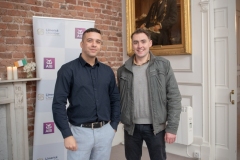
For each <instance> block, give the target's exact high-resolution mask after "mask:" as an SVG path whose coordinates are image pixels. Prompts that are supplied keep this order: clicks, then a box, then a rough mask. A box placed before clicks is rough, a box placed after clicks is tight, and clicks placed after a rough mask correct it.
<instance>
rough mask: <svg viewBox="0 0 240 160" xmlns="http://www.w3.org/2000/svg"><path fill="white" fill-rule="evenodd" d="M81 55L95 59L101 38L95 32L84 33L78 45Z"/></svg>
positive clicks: (99, 48) (100, 44)
mask: <svg viewBox="0 0 240 160" xmlns="http://www.w3.org/2000/svg"><path fill="white" fill-rule="evenodd" d="M80 46H81V48H82V54H84V55H86V56H88V57H92V58H95V57H96V56H97V54H98V53H99V52H100V50H101V46H102V36H101V35H100V34H99V33H96V32H89V33H86V34H85V35H84V37H83V39H82V42H81V43H80Z"/></svg>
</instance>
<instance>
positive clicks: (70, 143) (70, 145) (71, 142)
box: [64, 136, 77, 151]
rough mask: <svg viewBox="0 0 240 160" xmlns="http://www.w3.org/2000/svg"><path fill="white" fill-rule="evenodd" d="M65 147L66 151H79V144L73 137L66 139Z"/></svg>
mask: <svg viewBox="0 0 240 160" xmlns="http://www.w3.org/2000/svg"><path fill="white" fill-rule="evenodd" d="M64 146H65V148H66V149H68V150H71V151H76V150H77V143H76V140H75V138H74V137H73V136H69V137H66V138H65V139H64Z"/></svg>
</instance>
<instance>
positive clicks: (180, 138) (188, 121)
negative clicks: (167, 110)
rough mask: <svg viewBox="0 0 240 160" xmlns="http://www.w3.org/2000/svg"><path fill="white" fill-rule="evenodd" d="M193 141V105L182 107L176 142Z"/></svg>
mask: <svg viewBox="0 0 240 160" xmlns="http://www.w3.org/2000/svg"><path fill="white" fill-rule="evenodd" d="M192 142H193V110H192V107H191V106H184V107H182V112H181V115H180V122H179V126H178V131H177V139H176V141H175V143H179V144H184V145H189V144H191V143H192Z"/></svg>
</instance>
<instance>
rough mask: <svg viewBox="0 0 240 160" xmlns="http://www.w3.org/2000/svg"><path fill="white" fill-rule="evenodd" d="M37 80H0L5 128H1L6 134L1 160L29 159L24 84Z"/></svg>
mask: <svg viewBox="0 0 240 160" xmlns="http://www.w3.org/2000/svg"><path fill="white" fill-rule="evenodd" d="M37 80H40V78H30V79H18V80H0V107H6V109H5V110H6V112H5V113H6V115H5V116H4V117H6V119H5V120H4V121H5V125H6V126H3V127H2V126H1V127H2V128H3V129H4V128H5V129H6V131H5V133H7V135H5V137H6V138H7V139H5V141H6V142H7V143H2V144H0V149H1V150H0V157H2V158H3V159H8V160H28V159H29V148H28V123H27V96H26V82H27V81H37ZM1 136H3V137H4V135H1ZM3 140H4V138H3ZM4 144H6V146H5V145H4Z"/></svg>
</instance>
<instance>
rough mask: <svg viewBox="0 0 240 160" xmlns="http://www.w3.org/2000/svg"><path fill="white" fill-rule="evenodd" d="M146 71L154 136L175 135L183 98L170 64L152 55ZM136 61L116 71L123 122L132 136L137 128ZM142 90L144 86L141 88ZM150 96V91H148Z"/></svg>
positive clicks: (131, 61)
mask: <svg viewBox="0 0 240 160" xmlns="http://www.w3.org/2000/svg"><path fill="white" fill-rule="evenodd" d="M150 56H151V57H150V61H149V65H148V68H147V71H146V74H147V81H148V88H149V90H148V92H149V106H150V110H151V114H152V121H153V129H154V131H153V132H154V134H157V133H159V132H160V131H162V130H164V129H165V131H166V132H167V133H172V134H176V133H177V129H178V124H179V120H180V113H181V99H182V98H181V94H180V92H179V89H178V84H177V82H176V79H175V76H174V73H173V70H172V68H171V66H170V62H169V61H168V60H166V59H164V58H162V57H159V56H154V55H153V54H152V53H151V52H150ZM133 58H134V56H132V57H131V58H129V59H128V60H127V61H126V62H125V64H124V65H123V66H121V67H120V68H119V69H118V71H117V79H118V88H119V91H120V97H121V99H120V100H121V101H120V102H121V122H122V123H123V124H124V129H125V130H126V131H127V132H128V134H130V135H133V132H134V127H135V124H134V123H133V116H134V113H133V112H134V99H133V97H134V95H133V93H134V92H133V89H134V88H133V72H132V65H133ZM139 87H141V86H139ZM146 92H147V91H146Z"/></svg>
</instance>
